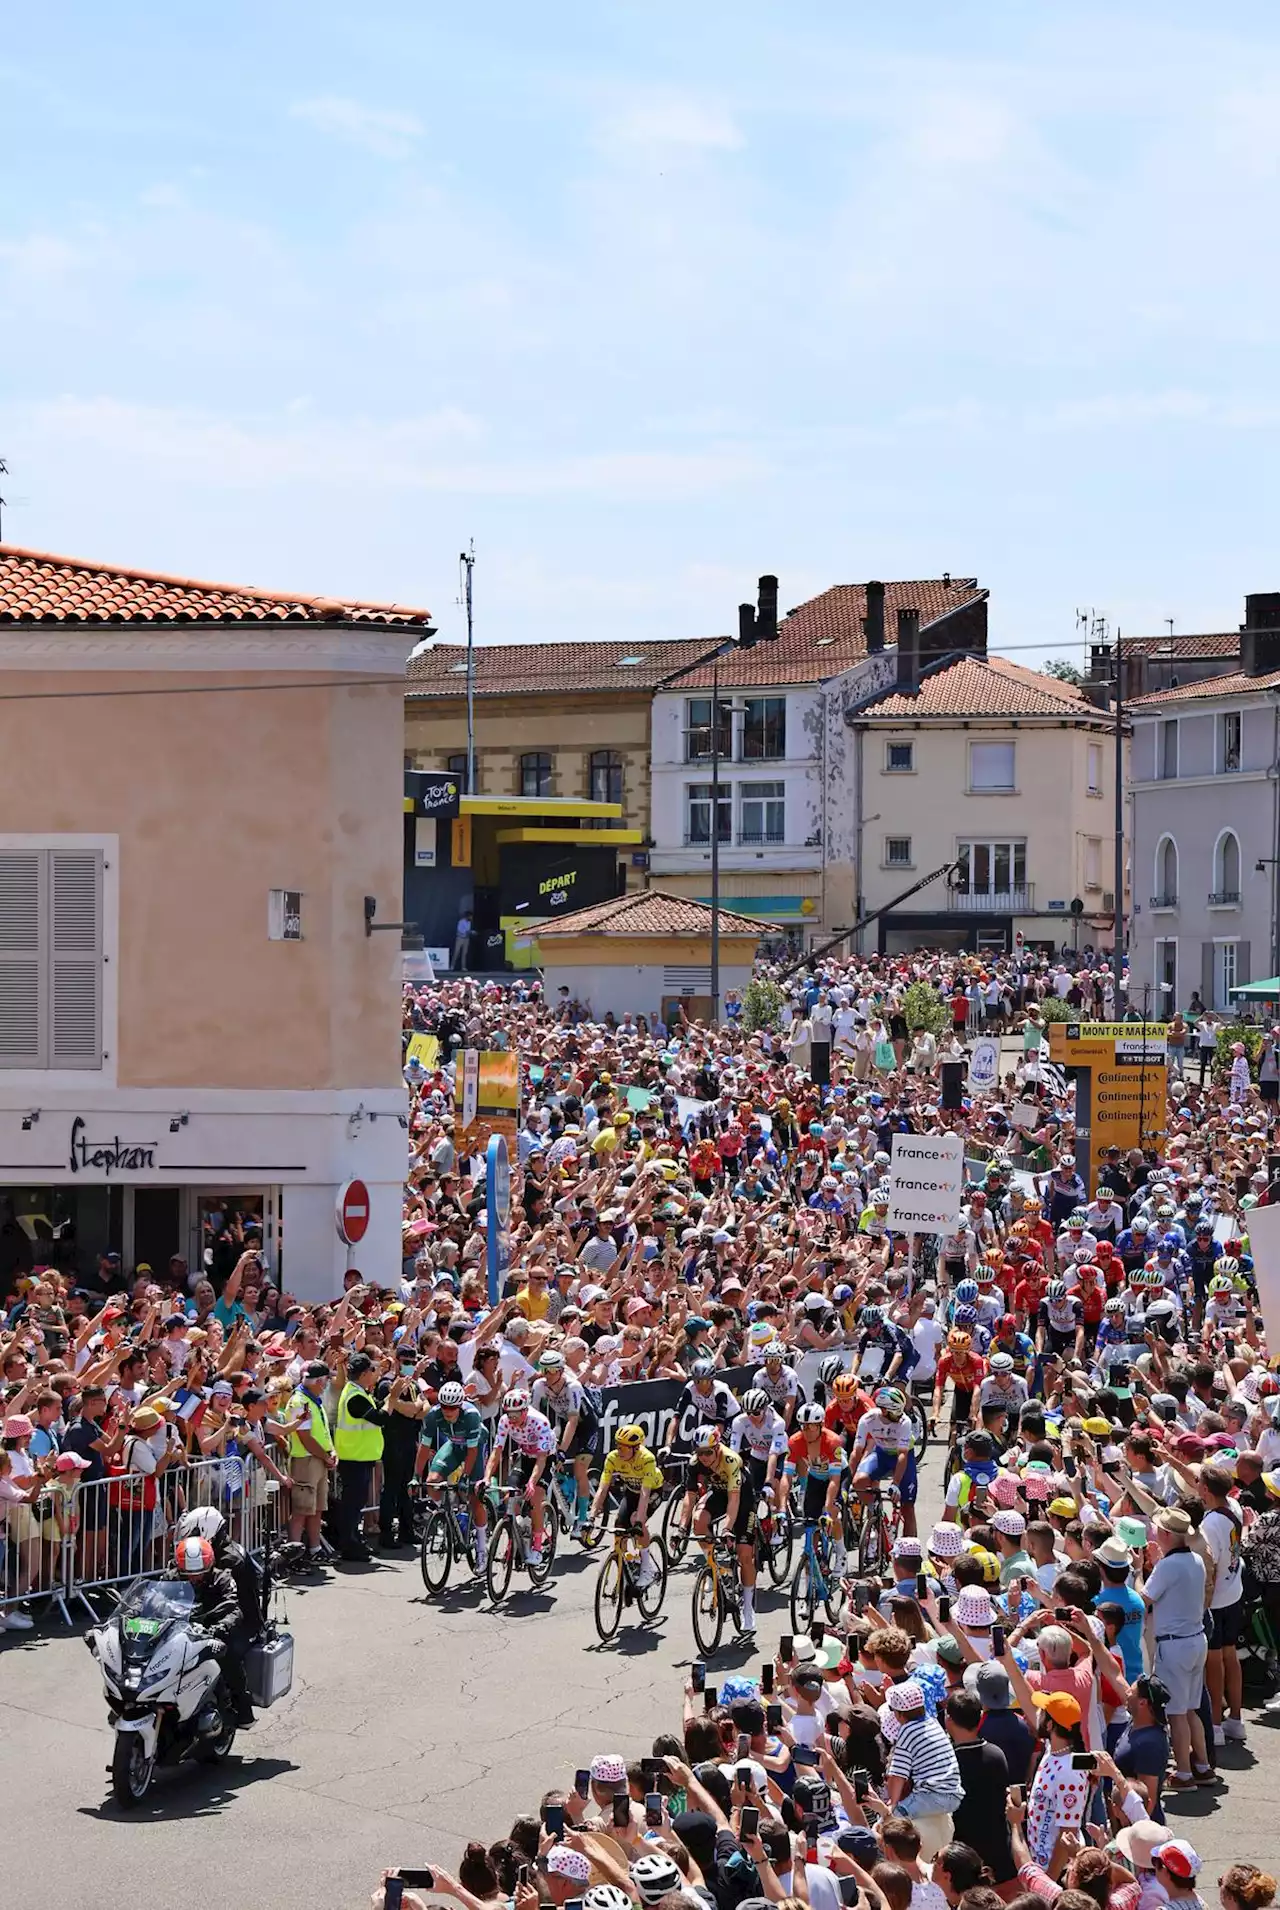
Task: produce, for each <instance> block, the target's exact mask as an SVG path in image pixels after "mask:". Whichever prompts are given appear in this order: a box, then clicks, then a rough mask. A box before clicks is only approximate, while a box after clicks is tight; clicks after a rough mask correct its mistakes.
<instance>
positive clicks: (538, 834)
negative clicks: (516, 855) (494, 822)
mask: <svg viewBox="0 0 1280 1910" xmlns="http://www.w3.org/2000/svg"><path fill="white" fill-rule="evenodd" d="M495 833H496V836H497V840H498V841H499V842H571V843H574V844H576V845H577V846H578V847H579V848H583V849H590V848H591V847H592V845H593V844H600V845H601V846H607V845H609V844H610V843H622V844H626V843H632V844H636V845H638V844H639V843H642V842H643V841H644V831H643V829H536V828H523V829H499V830H497V831H496V832H495Z"/></svg>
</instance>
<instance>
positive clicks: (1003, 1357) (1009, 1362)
mask: <svg viewBox="0 0 1280 1910" xmlns="http://www.w3.org/2000/svg"><path fill="white" fill-rule="evenodd" d="M990 1366H991V1371H992V1372H993V1373H1011V1372H1012V1371H1013V1354H1012V1353H993V1354H992V1355H991V1360H990Z"/></svg>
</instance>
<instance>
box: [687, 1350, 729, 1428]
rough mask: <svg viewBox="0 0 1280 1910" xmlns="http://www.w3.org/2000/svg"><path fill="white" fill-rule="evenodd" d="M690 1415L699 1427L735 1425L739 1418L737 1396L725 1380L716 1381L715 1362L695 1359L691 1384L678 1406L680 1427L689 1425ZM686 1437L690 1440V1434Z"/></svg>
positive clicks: (691, 1368) (694, 1423)
mask: <svg viewBox="0 0 1280 1910" xmlns="http://www.w3.org/2000/svg"><path fill="white" fill-rule="evenodd" d="M687 1414H692V1416H693V1426H695V1427H696V1426H699V1425H704V1424H705V1425H708V1426H731V1425H732V1424H733V1422H734V1420H735V1419H736V1418H737V1417H738V1400H737V1395H736V1394H735V1393H734V1390H733V1388H732V1387H731V1386H729V1385H728V1384H727V1383H726V1382H725V1381H724V1380H722V1379H717V1378H716V1369H715V1366H714V1364H713V1362H712V1361H711V1360H695V1361H694V1363H693V1365H692V1366H691V1367H690V1369H689V1383H688V1385H687V1386H686V1387H685V1389H684V1391H683V1392H682V1393H681V1395H680V1403H679V1405H678V1406H677V1407H676V1425H677V1426H679V1427H681V1428H684V1427H685V1426H686V1424H687V1421H686V1415H687ZM690 1430H692V1428H690ZM685 1437H686V1438H687V1437H688V1432H687V1431H686V1432H685Z"/></svg>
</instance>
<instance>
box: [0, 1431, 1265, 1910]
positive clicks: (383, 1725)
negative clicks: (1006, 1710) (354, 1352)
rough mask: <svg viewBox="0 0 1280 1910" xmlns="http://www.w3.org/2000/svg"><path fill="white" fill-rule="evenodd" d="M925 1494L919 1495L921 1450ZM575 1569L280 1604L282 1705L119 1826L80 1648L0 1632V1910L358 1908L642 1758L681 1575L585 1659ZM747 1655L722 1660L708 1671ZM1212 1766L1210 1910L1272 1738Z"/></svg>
mask: <svg viewBox="0 0 1280 1910" xmlns="http://www.w3.org/2000/svg"><path fill="white" fill-rule="evenodd" d="M924 1496H925V1502H926V1505H934V1504H936V1503H937V1500H938V1496H939V1494H938V1490H937V1457H936V1454H935V1453H931V1454H930V1458H929V1461H928V1464H927V1467H926V1487H925V1495H924ZM923 1510H924V1508H922V1511H923ZM922 1523H923V1520H922ZM597 1569H598V1562H597V1561H596V1560H595V1559H587V1558H586V1557H585V1556H584V1555H582V1554H580V1553H571V1554H570V1555H569V1556H568V1557H567V1559H565V1560H564V1561H563V1562H562V1563H561V1564H560V1565H559V1566H558V1567H557V1571H556V1575H555V1577H554V1578H553V1580H552V1583H551V1584H550V1585H549V1586H548V1587H547V1588H546V1589H545V1590H544V1591H543V1592H542V1593H525V1594H521V1595H519V1596H517V1597H515V1598H514V1599H513V1600H512V1601H511V1603H510V1608H509V1609H508V1610H505V1611H503V1612H502V1613H493V1612H491V1611H490V1610H489V1609H488V1607H487V1605H486V1604H485V1603H484V1601H483V1600H482V1599H481V1598H480V1597H479V1596H478V1595H477V1594H475V1593H473V1592H469V1591H466V1590H461V1589H460V1590H459V1591H458V1592H457V1593H454V1594H451V1595H450V1596H449V1598H448V1599H447V1601H446V1602H445V1604H444V1605H443V1606H440V1605H434V1604H430V1603H428V1602H427V1601H426V1600H425V1599H424V1597H423V1593H422V1583H421V1580H420V1578H419V1576H418V1572H417V1566H416V1562H413V1563H410V1562H408V1560H407V1556H406V1559H405V1560H404V1562H401V1561H400V1560H396V1561H395V1562H391V1563H387V1564H378V1565H375V1566H371V1567H367V1568H359V1567H352V1568H343V1570H342V1572H341V1573H340V1574H334V1575H333V1576H332V1580H331V1582H326V1583H324V1584H321V1585H318V1586H317V1587H315V1588H314V1589H310V1590H306V1591H297V1590H294V1591H291V1592H290V1593H289V1594H288V1601H287V1602H288V1609H289V1619H290V1623H291V1625H292V1628H293V1631H294V1634H295V1637H296V1641H297V1652H296V1665H295V1669H296V1676H295V1682H294V1688H293V1692H292V1695H291V1696H290V1697H289V1698H288V1699H287V1700H286V1701H285V1702H284V1703H283V1704H282V1705H280V1706H278V1707H277V1708H276V1709H275V1710H274V1711H273V1712H271V1713H270V1714H268V1715H266V1716H264V1717H262V1718H261V1719H260V1721H259V1724H258V1726H257V1728H256V1729H255V1730H254V1731H253V1732H252V1733H249V1734H245V1735H244V1736H243V1737H242V1738H241V1739H240V1745H242V1746H243V1748H244V1751H245V1755H244V1757H243V1758H242V1757H240V1756H238V1755H237V1756H235V1757H233V1758H232V1760H231V1761H230V1763H229V1764H228V1765H227V1766H225V1767H223V1768H221V1769H216V1770H213V1771H209V1770H205V1769H200V1768H197V1767H195V1766H191V1767H188V1768H185V1769H183V1770H180V1771H178V1772H174V1773H167V1774H164V1775H163V1776H162V1777H161V1779H160V1781H159V1783H158V1785H157V1787H156V1788H155V1790H154V1791H153V1793H152V1796H151V1798H150V1799H149V1800H148V1802H147V1804H146V1805H145V1806H144V1808H143V1809H142V1810H140V1811H138V1812H136V1813H134V1814H132V1815H128V1814H125V1813H122V1812H121V1811H119V1810H118V1809H117V1807H116V1806H115V1804H114V1803H112V1802H110V1801H109V1788H110V1786H109V1780H108V1777H107V1775H106V1768H105V1767H106V1765H107V1761H108V1759H109V1757H110V1752H111V1737H110V1733H109V1732H108V1730H107V1726H106V1710H105V1706H104V1705H103V1702H102V1697H101V1685H100V1680H99V1676H98V1671H97V1667H96V1665H95V1664H94V1662H93V1660H92V1659H91V1658H90V1656H89V1654H88V1652H87V1651H86V1650H85V1648H84V1646H83V1645H82V1644H81V1643H80V1641H79V1638H78V1637H77V1636H75V1635H72V1636H68V1635H66V1634H65V1633H63V1632H62V1631H61V1629H60V1628H58V1629H53V1630H49V1631H47V1632H44V1631H37V1632H35V1633H31V1634H27V1635H22V1636H19V1635H17V1634H10V1635H9V1636H8V1637H7V1638H6V1639H4V1640H0V1797H2V1798H3V1807H4V1816H5V1821H6V1824H7V1825H8V1827H9V1834H8V1835H7V1836H6V1838H5V1840H4V1848H3V1855H2V1856H0V1901H3V1902H5V1903H6V1904H9V1903H11V1904H15V1905H17V1904H27V1905H30V1904H35V1903H37V1902H39V1901H42V1900H43V1899H44V1898H45V1897H47V1896H48V1894H49V1892H50V1889H51V1887H56V1890H57V1893H58V1895H59V1896H60V1897H62V1898H65V1899H68V1900H69V1901H71V1902H73V1903H74V1902H80V1901H84V1902H88V1903H92V1904H93V1906H94V1910H126V1907H127V1910H136V1906H137V1905H138V1904H139V1903H151V1904H155V1905H167V1904H169V1903H173V1902H177V1901H182V1900H184V1899H186V1900H188V1901H190V1900H191V1899H192V1893H196V1897H195V1900H196V1901H198V1900H199V1896H198V1893H201V1892H207V1893H209V1894H210V1895H211V1896H212V1897H213V1898H214V1900H215V1901H216V1902H217V1903H218V1904H219V1907H220V1910H221V1907H222V1906H223V1905H225V1906H226V1910H236V1906H237V1904H239V1903H241V1902H246V1903H247V1902H255V1903H262V1904H267V1905H270V1906H271V1910H329V1906H333V1907H334V1910H337V1907H338V1906H342V1907H343V1910H348V1907H354V1906H360V1907H361V1910H362V1907H363V1906H364V1905H365V1904H366V1903H367V1901H368V1892H369V1890H370V1888H371V1886H372V1884H373V1882H374V1880H375V1878H376V1877H377V1876H378V1874H379V1873H380V1871H381V1870H382V1868H383V1867H384V1866H386V1865H389V1864H392V1865H400V1864H415V1865H421V1864H429V1863H430V1862H432V1860H433V1859H435V1860H438V1861H441V1862H443V1863H445V1864H446V1865H448V1866H450V1867H452V1866H454V1865H455V1864H456V1861H457V1858H458V1856H459V1854H460V1851H461V1848H462V1845H463V1843H464V1842H465V1841H466V1839H467V1837H468V1836H470V1835H476V1836H480V1837H482V1838H484V1839H486V1840H489V1839H492V1838H493V1837H495V1836H497V1835H500V1834H501V1833H503V1832H505V1830H506V1829H507V1828H508V1827H509V1826H510V1823H511V1821H512V1818H513V1817H514V1816H516V1815H517V1814H518V1813H520V1812H522V1811H525V1810H528V1809H529V1808H530V1807H531V1806H536V1803H537V1800H538V1798H539V1796H540V1795H541V1793H542V1792H543V1791H544V1790H545V1789H548V1788H550V1787H551V1786H552V1785H557V1786H561V1787H563V1786H565V1785H567V1784H570V1783H572V1781H573V1772H574V1769H575V1768H576V1767H577V1766H579V1765H582V1764H586V1763H587V1762H588V1761H589V1760H590V1758H591V1755H592V1753H593V1752H596V1751H601V1750H617V1751H620V1752H622V1753H623V1754H624V1755H626V1756H640V1755H642V1754H645V1753H647V1752H648V1751H649V1750H650V1748H651V1744H652V1739H653V1736H654V1733H655V1732H657V1731H659V1730H663V1729H667V1730H672V1729H678V1726H679V1718H680V1705H681V1689H682V1685H683V1679H684V1676H685V1672H686V1668H687V1666H688V1663H689V1661H690V1659H691V1658H692V1657H693V1656H694V1655H695V1654H694V1650H693V1635H692V1630H691V1626H690V1622H689V1590H690V1586H691V1584H692V1575H691V1573H689V1572H688V1571H684V1572H680V1573H677V1574H676V1575H675V1576H674V1577H673V1579H672V1583H671V1587H670V1590H669V1593H668V1598H667V1604H666V1607H665V1609H664V1612H663V1615H662V1618H661V1619H660V1621H659V1623H658V1625H657V1626H656V1627H655V1628H654V1629H653V1630H652V1631H642V1630H640V1629H638V1628H636V1627H634V1626H631V1625H630V1624H627V1625H624V1628H623V1631H622V1633H621V1635H620V1637H619V1639H618V1640H617V1641H616V1642H615V1643H614V1645H613V1646H612V1647H610V1648H608V1649H601V1648H600V1647H599V1646H598V1645H597V1643H596V1638H595V1629H594V1625H593V1623H592V1618H591V1598H592V1591H593V1588H594V1582H595V1574H596V1570H597ZM526 1582H527V1581H526ZM787 1628H788V1621H787V1618H786V1607H785V1601H784V1599H783V1597H782V1596H781V1594H777V1593H772V1594H771V1593H768V1592H766V1593H764V1594H762V1596H761V1600H760V1642H761V1645H762V1647H763V1648H765V1649H767V1650H769V1651H772V1649H773V1647H774V1645H775V1643H776V1640H777V1638H778V1636H779V1634H780V1633H781V1632H783V1631H785V1630H786V1629H787ZM751 1662H753V1659H752V1655H751V1654H748V1653H746V1652H743V1651H739V1652H737V1653H734V1652H731V1651H724V1652H722V1653H721V1654H720V1656H719V1657H718V1658H717V1660H716V1661H715V1665H716V1671H717V1672H719V1673H720V1674H721V1675H723V1674H724V1672H725V1671H727V1670H729V1669H732V1668H735V1667H737V1666H739V1665H741V1666H746V1665H748V1664H750V1663H751ZM755 1662H758V1655H757V1657H756V1659H755ZM250 1752H251V1753H252V1755H250V1754H249V1753H250ZM1226 1759H1227V1762H1228V1763H1229V1765H1230V1767H1231V1773H1230V1774H1231V1788H1230V1790H1229V1791H1222V1792H1215V1793H1208V1794H1203V1793H1202V1794H1199V1795H1196V1796H1192V1797H1188V1798H1175V1799H1173V1800H1171V1803H1170V1811H1169V1815H1170V1819H1171V1822H1176V1824H1177V1825H1178V1827H1179V1829H1180V1830H1181V1831H1182V1832H1183V1833H1184V1834H1186V1835H1187V1836H1189V1837H1190V1838H1191V1839H1192V1841H1193V1842H1194V1843H1195V1844H1196V1846H1197V1848H1198V1849H1199V1850H1200V1852H1201V1854H1202V1856H1203V1857H1204V1859H1205V1877H1206V1879H1207V1881H1208V1884H1209V1891H1208V1895H1209V1898H1210V1900H1212V1899H1213V1889H1212V1884H1213V1880H1214V1879H1215V1878H1216V1877H1217V1876H1218V1875H1219V1873H1220V1871H1221V1869H1222V1867H1223V1866H1224V1865H1225V1864H1227V1863H1228V1862H1230V1861H1232V1860H1233V1859H1241V1858H1251V1859H1253V1860H1254V1861H1255V1862H1258V1863H1264V1864H1269V1866H1270V1867H1271V1868H1272V1869H1273V1870H1274V1869H1275V1868H1276V1860H1277V1857H1278V1856H1280V1732H1277V1731H1276V1730H1273V1729H1268V1728H1266V1727H1262V1726H1258V1727H1255V1728H1254V1729H1252V1730H1251V1732H1250V1742H1249V1744H1248V1745H1247V1746H1246V1747H1244V1748H1243V1749H1239V1748H1236V1749H1233V1748H1228V1751H1227V1753H1226Z"/></svg>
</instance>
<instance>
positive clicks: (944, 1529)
mask: <svg viewBox="0 0 1280 1910" xmlns="http://www.w3.org/2000/svg"><path fill="white" fill-rule="evenodd" d="M929 1551H930V1552H931V1554H932V1555H933V1557H934V1558H938V1559H958V1558H959V1556H960V1554H961V1553H962V1552H963V1551H964V1533H963V1532H962V1531H961V1530H960V1527H959V1526H958V1525H951V1524H949V1523H947V1522H944V1523H943V1524H941V1525H935V1526H934V1528H933V1530H932V1532H930V1534H929Z"/></svg>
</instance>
